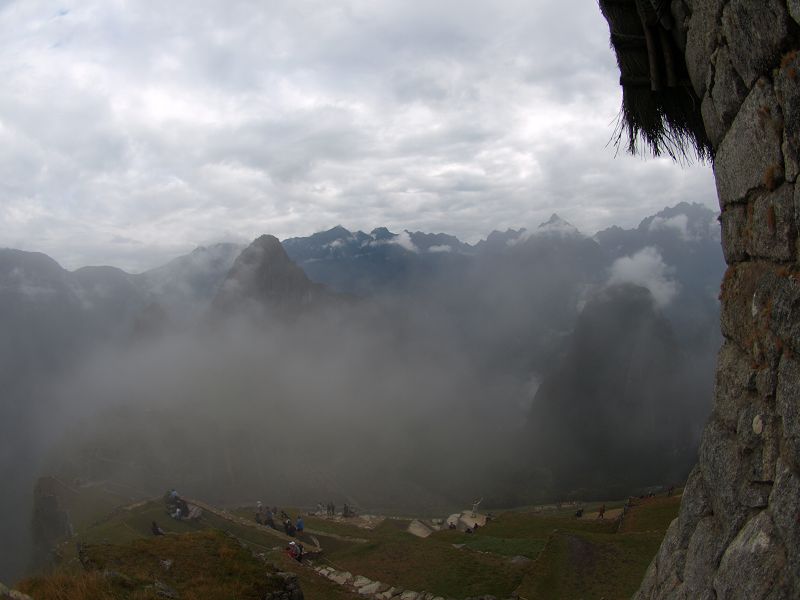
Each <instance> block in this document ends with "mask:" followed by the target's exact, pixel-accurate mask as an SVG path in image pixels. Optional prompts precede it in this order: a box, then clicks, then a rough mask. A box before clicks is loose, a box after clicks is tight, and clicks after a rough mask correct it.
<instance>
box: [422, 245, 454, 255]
mask: <svg viewBox="0 0 800 600" xmlns="http://www.w3.org/2000/svg"><path fill="white" fill-rule="evenodd" d="M452 251H453V248H452V247H451V246H448V245H447V244H441V245H439V246H430V247H429V248H428V252H433V253H437V252H438V253H441V252H452Z"/></svg>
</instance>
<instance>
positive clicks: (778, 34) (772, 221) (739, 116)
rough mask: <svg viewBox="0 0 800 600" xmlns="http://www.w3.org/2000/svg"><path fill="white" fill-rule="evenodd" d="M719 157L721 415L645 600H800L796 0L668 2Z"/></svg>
mask: <svg viewBox="0 0 800 600" xmlns="http://www.w3.org/2000/svg"><path fill="white" fill-rule="evenodd" d="M672 10H673V14H674V16H675V17H676V19H677V21H678V27H679V31H680V32H681V34H682V40H681V41H682V42H683V43H684V44H685V54H686V61H687V65H688V67H689V72H690V76H691V80H692V85H693V87H694V88H695V90H696V91H697V94H698V96H699V97H700V98H702V114H703V120H704V122H705V126H706V131H707V133H708V135H709V137H710V139H711V140H712V143H713V144H714V146H715V148H716V149H717V156H716V161H715V176H716V182H717V190H718V193H719V201H720V207H721V210H722V216H721V218H720V220H721V223H722V246H723V251H724V253H725V259H726V261H727V263H728V265H729V266H728V270H727V273H726V274H725V279H724V281H723V284H722V291H721V296H720V298H721V300H722V332H723V334H724V336H725V341H724V344H723V347H722V349H721V351H720V354H719V363H718V366H717V375H716V390H715V398H714V410H713V413H712V415H711V418H710V420H709V422H708V424H707V426H706V429H705V432H704V434H703V440H702V443H701V447H700V459H699V464H698V465H697V467H696V468H695V469H694V471H693V472H692V474H691V476H690V478H689V481H688V484H687V486H686V491H685V493H684V497H683V503H682V505H681V510H680V516H679V518H678V519H676V520H675V521H674V522H673V523H672V525H671V527H670V528H669V531H668V532H667V536H666V538H665V539H664V542H663V544H662V546H661V549H660V551H659V553H658V555H657V556H656V558H655V559H654V561H653V563H652V564H651V565H650V568H649V570H648V572H647V575H646V576H645V580H644V582H643V583H642V586H641V589H640V590H639V592H638V593H637V594H636V596H635V598H636V599H637V600H643V599H645V598H647V599H650V598H685V599H692V600H706V599H719V600H721V599H726V600H727V599H733V598H742V599H747V600H759V599H762V598H769V599H773V600H778V599H784V598H786V599H789V598H800V265H799V264H798V244H797V225H798V223H800V186H797V187H796V186H795V183H796V181H797V175H798V146H799V143H800V93H799V92H800V52H797V53H795V51H794V50H795V49H800V35H799V33H800V27H799V26H798V23H800V0H673V2H672Z"/></svg>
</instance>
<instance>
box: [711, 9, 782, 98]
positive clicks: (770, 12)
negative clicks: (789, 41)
mask: <svg viewBox="0 0 800 600" xmlns="http://www.w3.org/2000/svg"><path fill="white" fill-rule="evenodd" d="M722 28H723V31H724V33H725V37H726V39H727V40H728V44H729V46H730V48H731V62H732V63H733V66H734V67H735V68H736V70H737V71H738V72H739V75H741V77H742V79H743V80H744V83H745V85H747V86H748V87H750V86H752V85H753V83H755V81H756V79H758V78H759V77H761V76H762V75H766V74H767V73H768V72H769V71H770V70H771V69H772V68H774V67H776V66H777V64H778V61H779V60H780V51H781V47H782V46H783V43H784V40H785V39H786V38H787V36H788V34H789V20H788V15H787V13H786V4H785V0H759V2H753V1H752V0H731V2H730V3H729V4H728V6H727V7H725V10H724V12H723V13H722Z"/></svg>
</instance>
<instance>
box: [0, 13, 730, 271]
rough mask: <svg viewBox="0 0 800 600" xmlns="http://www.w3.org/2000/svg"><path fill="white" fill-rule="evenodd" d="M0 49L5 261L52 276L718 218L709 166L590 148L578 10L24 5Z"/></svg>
mask: <svg viewBox="0 0 800 600" xmlns="http://www.w3.org/2000/svg"><path fill="white" fill-rule="evenodd" d="M565 12H567V13H568V14H570V15H571V17H570V19H564V18H563V14H564V13H565ZM567 39H569V40H572V41H571V42H570V44H569V45H567V44H566V43H564V40H567ZM0 40H2V42H0V48H2V52H0V70H2V72H3V74H4V82H5V85H4V86H3V87H2V89H0V115H2V116H0V181H2V182H3V183H2V185H0V239H3V240H4V241H5V242H6V243H8V244H9V245H12V246H15V247H21V248H24V249H29V250H40V251H44V252H47V253H49V254H51V255H52V256H54V257H55V258H56V259H57V260H59V262H61V263H62V264H65V265H67V266H69V267H76V266H80V265H83V264H87V263H108V262H112V263H114V264H117V265H119V266H123V267H126V268H129V269H134V270H138V269H142V268H146V267H151V266H154V265H155V264H158V263H160V262H164V261H165V260H166V259H168V258H171V257H172V256H175V255H177V254H180V253H183V252H186V251H188V250H190V249H191V248H192V247H194V246H195V245H197V244H198V243H199V242H201V241H206V240H209V239H219V236H220V232H221V231H226V232H232V233H233V234H234V235H235V236H236V237H237V238H239V237H241V238H245V239H253V238H255V237H256V236H257V235H260V234H261V233H272V234H275V235H277V236H279V237H281V238H283V237H289V236H294V235H308V234H309V233H311V232H313V231H318V230H323V229H327V228H329V227H330V226H331V224H333V223H342V224H343V225H345V226H347V227H348V228H349V229H351V230H358V229H363V230H370V229H371V228H372V227H375V226H376V225H384V226H387V227H389V228H392V229H395V230H402V229H410V230H425V231H446V232H449V233H452V234H454V235H458V236H459V237H460V238H462V239H464V240H466V241H477V239H479V238H480V237H482V236H484V235H485V234H486V233H487V232H488V231H490V230H492V229H498V230H505V229H506V228H508V227H514V228H519V227H521V226H527V227H528V228H532V227H533V226H535V225H536V224H538V223H540V222H541V221H543V220H544V219H546V218H547V217H548V216H549V215H550V214H551V213H552V212H555V211H557V212H558V213H559V214H560V215H562V216H563V217H564V218H565V219H567V220H568V221H570V222H572V223H574V224H575V225H576V226H577V227H578V228H579V229H581V230H582V231H587V232H593V231H596V230H598V229H601V228H604V227H606V226H608V225H610V224H612V223H617V224H620V225H623V226H631V225H635V224H636V223H638V222H639V221H640V220H641V219H642V217H644V216H646V215H648V214H652V213H654V212H656V211H657V210H658V209H659V208H660V207H662V206H666V205H673V204H675V203H676V201H678V200H686V201H690V202H692V201H698V202H701V203H703V204H706V205H708V206H713V205H714V204H715V202H716V200H715V193H714V188H713V177H712V174H711V171H710V169H709V168H707V167H696V166H695V167H690V168H684V169H681V168H680V167H678V166H676V165H674V164H672V163H670V162H669V161H667V160H663V159H658V160H650V161H647V162H643V161H642V160H640V159H636V158H631V157H628V156H624V155H619V156H617V155H616V151H615V149H614V148H611V147H608V141H609V139H610V138H611V134H612V130H613V121H614V119H615V118H616V115H617V113H618V111H619V105H620V90H619V86H618V79H619V76H618V72H617V67H616V64H615V61H614V57H613V54H612V52H611V50H610V49H609V48H608V41H607V40H608V28H607V25H606V23H605V21H604V20H603V18H602V16H601V15H600V12H599V10H598V9H597V8H596V7H595V6H587V5H586V4H585V2H583V1H582V0H580V1H579V0H565V2H563V3H560V4H557V5H556V4H553V3H547V2H542V1H539V2H534V3H531V2H522V1H521V0H501V1H499V2H495V3H492V5H491V6H489V5H488V4H487V3H485V2H478V1H477V0H473V1H462V2H455V1H452V0H446V1H442V2H437V3H434V4H431V3H425V4H422V3H421V2H416V1H412V2H399V1H387V2H381V3H374V2H366V1H364V0H348V1H342V2H337V3H323V2H319V1H317V0H313V1H312V0H305V1H299V0H298V1H292V2H289V1H288V0H273V1H271V2H267V3H262V4H253V3H252V2H244V1H243V0H242V1H236V0H234V1H231V2H220V1H211V0H201V1H199V2H197V3H191V4H187V3H181V2H177V3H170V4H169V6H164V5H162V4H156V3H154V2H148V1H145V2H140V3H135V4H118V3H107V2H100V1H99V0H98V1H87V2H83V3H81V4H80V5H76V6H74V7H70V9H69V10H68V11H66V10H64V9H63V5H61V4H59V3H56V2H51V1H49V0H31V1H30V2H24V3H22V2H15V3H10V4H7V5H4V7H3V8H2V9H0ZM118 237H126V238H130V239H131V240H133V241H135V243H132V244H128V245H124V244H122V245H121V244H114V243H113V242H112V241H111V240H113V239H115V238H118ZM143 248H146V250H144V249H143Z"/></svg>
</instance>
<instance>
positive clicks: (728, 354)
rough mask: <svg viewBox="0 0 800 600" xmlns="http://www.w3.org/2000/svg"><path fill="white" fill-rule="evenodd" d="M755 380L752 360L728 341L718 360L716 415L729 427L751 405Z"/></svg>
mask: <svg viewBox="0 0 800 600" xmlns="http://www.w3.org/2000/svg"><path fill="white" fill-rule="evenodd" d="M754 377H755V372H754V370H753V368H752V365H751V360H750V357H749V356H748V355H747V354H746V353H744V352H742V350H741V349H740V348H739V347H738V346H737V345H736V344H734V343H732V342H731V341H729V340H725V342H724V343H723V344H722V348H720V351H719V357H718V361H717V374H716V381H715V386H714V416H715V418H716V419H718V420H719V421H721V422H722V423H724V424H725V425H726V426H727V427H730V428H733V427H735V426H736V424H737V423H738V421H739V412H740V411H741V409H742V407H743V406H747V405H748V404H749V403H750V402H752V397H753V396H754V393H753V392H754V384H753V380H754ZM690 481H691V478H690ZM687 486H688V483H687Z"/></svg>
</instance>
